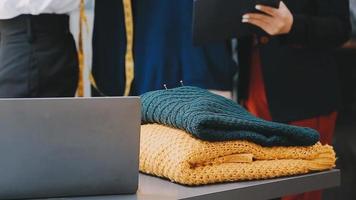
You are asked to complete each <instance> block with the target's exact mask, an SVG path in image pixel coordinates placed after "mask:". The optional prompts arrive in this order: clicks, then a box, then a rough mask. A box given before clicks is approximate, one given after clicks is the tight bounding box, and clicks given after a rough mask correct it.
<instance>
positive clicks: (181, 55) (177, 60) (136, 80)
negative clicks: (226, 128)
mask: <svg viewBox="0 0 356 200" xmlns="http://www.w3.org/2000/svg"><path fill="white" fill-rule="evenodd" d="M123 2H124V3H127V2H132V11H133V20H131V21H132V23H133V30H134V36H133V38H132V39H131V42H132V40H133V47H132V48H127V34H126V31H125V30H126V29H127V27H126V26H127V25H128V24H129V23H127V22H130V20H129V18H128V17H126V16H125V14H127V13H129V12H128V11H129V10H126V9H127V8H128V7H129V6H123ZM124 10H125V12H124ZM192 12H193V1H192V0H132V1H122V0H106V1H96V2H95V24H94V36H93V74H94V76H95V80H96V82H97V85H98V87H99V89H100V90H101V91H102V92H103V93H104V94H106V95H110V96H117V95H124V94H125V93H126V92H127V89H129V93H128V94H129V95H139V94H142V93H145V92H147V91H152V90H157V89H163V88H164V87H163V85H164V84H166V86H167V87H168V88H174V87H179V86H180V85H181V83H180V81H181V80H183V82H184V85H187V86H188V85H189V86H198V87H202V88H205V89H210V90H214V91H215V92H217V93H219V94H221V95H224V96H227V97H230V98H231V90H232V86H233V84H232V82H233V76H234V74H235V71H236V68H237V67H236V64H235V63H234V61H233V59H232V54H231V46H230V43H229V41H226V42H221V43H214V44H209V45H204V46H199V47H196V46H193V41H192ZM125 21H126V23H125ZM130 33H132V31H131V30H130ZM129 46H131V45H129ZM127 49H131V50H132V51H133V57H134V61H135V64H134V70H128V65H127V64H128V63H127V62H126V61H125V57H126V58H127ZM125 53H126V55H125ZM129 57H131V56H129ZM131 67H132V66H131ZM130 72H131V74H130ZM129 77H130V78H133V81H132V85H126V86H127V87H129V88H125V83H126V82H127V81H126V80H127V79H128V78H129ZM126 95H127V94H126Z"/></svg>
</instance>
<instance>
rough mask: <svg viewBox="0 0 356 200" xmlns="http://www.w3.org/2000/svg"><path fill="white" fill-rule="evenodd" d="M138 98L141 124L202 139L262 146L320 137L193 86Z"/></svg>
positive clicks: (311, 141)
mask: <svg viewBox="0 0 356 200" xmlns="http://www.w3.org/2000/svg"><path fill="white" fill-rule="evenodd" d="M141 102H142V122H143V123H144V124H147V123H158V124H164V125H167V126H171V127H174V128H178V129H182V130H185V131H187V132H188V133H190V134H192V135H193V136H195V137H197V138H199V139H202V140H207V141H228V140H247V141H251V142H254V143H257V144H260V145H263V146H308V145H313V144H315V143H316V142H318V141H319V134H318V132H316V131H315V130H313V129H310V128H302V127H296V126H290V125H286V124H280V123H275V122H269V121H265V120H262V119H259V118H256V117H254V116H252V115H251V114H250V113H249V112H248V111H246V110H245V109H244V108H243V107H241V106H240V105H238V104H236V103H235V102H233V101H231V100H229V99H226V98H224V97H221V96H218V95H215V94H213V93H211V92H209V91H207V90H204V89H200V88H196V87H179V88H175V89H169V90H158V91H153V92H148V93H146V94H143V95H142V96H141Z"/></svg>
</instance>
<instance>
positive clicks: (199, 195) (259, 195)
mask: <svg viewBox="0 0 356 200" xmlns="http://www.w3.org/2000/svg"><path fill="white" fill-rule="evenodd" d="M339 185H340V170H337V169H335V170H330V171H325V172H319V173H312V174H307V175H302V176H294V177H287V178H279V179H271V180H263V181H249V182H239V183H225V184H216V185H208V186H201V187H186V186H182V185H178V184H175V183H171V182H169V181H167V180H163V179H160V178H156V177H152V176H148V175H143V174H140V183H139V190H138V192H137V194H135V195H118V196H101V197H80V198H61V199H62V200H72V199H73V200H177V199H186V200H200V199H201V200H203V199H204V200H213V199H216V200H230V199H231V200H239V199H243V200H267V199H273V198H278V197H282V196H285V195H291V194H297V193H302V192H308V191H313V190H318V189H326V188H331V187H337V186H339Z"/></svg>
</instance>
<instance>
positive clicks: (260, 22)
mask: <svg viewBox="0 0 356 200" xmlns="http://www.w3.org/2000/svg"><path fill="white" fill-rule="evenodd" d="M242 22H243V23H249V24H252V25H255V26H257V27H260V28H261V29H263V30H264V31H266V32H267V33H268V34H272V30H271V27H272V26H271V25H270V24H269V23H268V22H265V21H263V20H260V19H253V18H250V19H242Z"/></svg>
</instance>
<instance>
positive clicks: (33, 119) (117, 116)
mask: <svg viewBox="0 0 356 200" xmlns="http://www.w3.org/2000/svg"><path fill="white" fill-rule="evenodd" d="M139 133H140V101H139V98H136V97H133V98H83V99H80V98H68V99H8V100H0V199H21V198H50V197H72V196H91V195H116V194H131V193H135V192H136V190H137V187H138V159H139Z"/></svg>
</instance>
